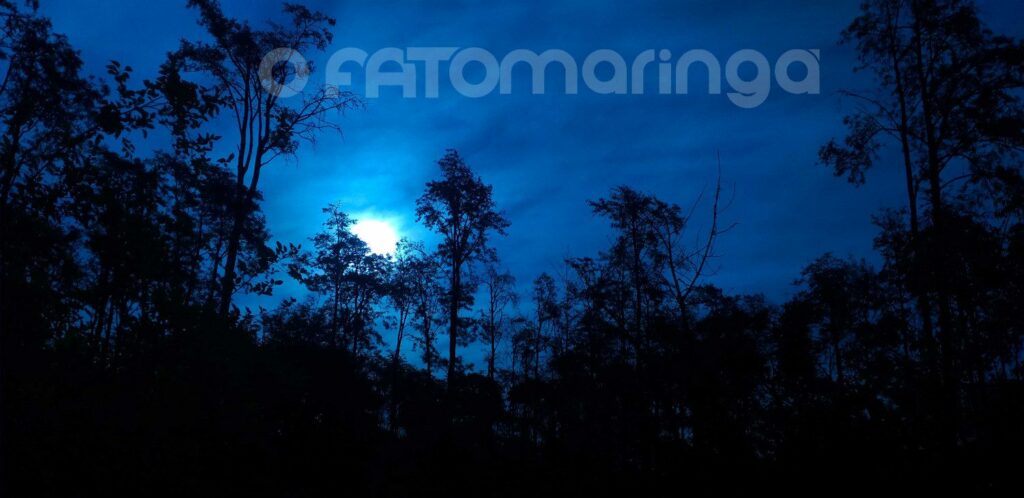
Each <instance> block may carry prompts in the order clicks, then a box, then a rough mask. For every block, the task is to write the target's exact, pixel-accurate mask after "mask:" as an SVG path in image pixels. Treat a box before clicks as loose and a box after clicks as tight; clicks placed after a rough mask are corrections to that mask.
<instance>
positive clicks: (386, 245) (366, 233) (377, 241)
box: [352, 219, 398, 254]
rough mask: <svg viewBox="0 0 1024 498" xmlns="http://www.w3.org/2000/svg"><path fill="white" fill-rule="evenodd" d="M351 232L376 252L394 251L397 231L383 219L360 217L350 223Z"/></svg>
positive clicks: (387, 252)
mask: <svg viewBox="0 0 1024 498" xmlns="http://www.w3.org/2000/svg"><path fill="white" fill-rule="evenodd" d="M352 233H354V234H356V236H357V237H359V238H360V239H362V240H363V242H366V245H368V246H370V250H371V251H373V252H374V253H377V254H391V253H393V252H395V244H397V243H398V231H397V230H395V227H394V226H392V225H391V223H388V222H387V221H384V220H374V219H361V220H359V221H357V222H356V223H355V224H354V225H352Z"/></svg>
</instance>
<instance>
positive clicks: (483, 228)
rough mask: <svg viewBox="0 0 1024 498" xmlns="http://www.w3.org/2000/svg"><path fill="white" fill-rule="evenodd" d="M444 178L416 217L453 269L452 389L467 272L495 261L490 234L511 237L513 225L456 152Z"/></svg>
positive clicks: (419, 203) (431, 186) (430, 189)
mask: <svg viewBox="0 0 1024 498" xmlns="http://www.w3.org/2000/svg"><path fill="white" fill-rule="evenodd" d="M437 165H438V166H439V167H440V168H441V179H440V180H434V181H431V182H428V183H427V188H426V191H425V192H424V193H423V195H422V196H420V198H419V199H417V200H416V218H417V219H418V220H420V221H422V222H423V224H424V225H426V226H427V228H430V229H431V230H433V231H435V232H437V233H438V234H439V235H441V237H442V241H441V243H440V244H439V245H438V247H437V252H438V255H439V256H440V257H441V258H442V259H443V260H444V263H445V266H446V267H447V270H448V296H447V299H448V386H449V388H451V384H452V382H453V380H454V377H455V368H456V362H455V359H456V351H455V347H456V339H457V337H458V335H459V329H460V328H461V326H460V322H459V310H460V309H462V308H464V307H465V306H467V305H468V303H467V302H466V299H467V298H468V297H469V294H468V293H466V292H465V289H464V286H465V282H463V278H462V276H463V275H462V271H463V267H464V266H465V265H466V264H467V263H469V262H471V261H474V260H487V259H489V258H491V257H492V255H491V250H490V248H489V247H488V246H487V238H488V234H489V232H496V233H498V234H502V235H504V234H505V228H506V227H508V221H507V220H506V219H505V218H504V216H502V215H501V214H499V213H498V212H496V211H495V206H494V201H493V200H492V199H491V186H490V185H487V184H485V183H484V182H483V180H481V179H480V177H478V176H476V174H474V173H473V171H472V170H471V169H470V168H469V166H468V165H466V163H465V162H464V161H463V160H462V157H461V156H459V153H458V152H457V151H455V150H449V151H448V152H447V153H446V154H445V156H444V157H443V158H441V160H439V161H438V162H437Z"/></svg>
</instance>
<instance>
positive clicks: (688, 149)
mask: <svg viewBox="0 0 1024 498" xmlns="http://www.w3.org/2000/svg"><path fill="white" fill-rule="evenodd" d="M41 3H42V4H43V5H42V9H43V12H44V13H45V14H46V15H48V16H50V17H51V18H52V19H53V21H54V24H55V27H56V30H57V31H60V32H64V33H66V34H67V35H68V36H69V37H70V39H71V41H72V43H73V44H74V45H75V46H76V47H78V48H79V49H80V50H81V52H82V54H83V57H84V59H85V60H86V61H87V63H88V64H89V68H90V70H91V71H92V72H94V73H96V74H100V73H102V67H103V65H105V64H106V62H107V61H108V60H110V59H118V60H121V61H123V62H125V63H128V64H131V65H133V66H134V67H135V68H136V69H137V73H138V74H140V75H142V76H151V75H152V74H153V72H154V70H155V68H156V66H157V65H158V64H159V63H160V61H161V59H162V57H163V56H164V54H165V53H166V52H167V51H169V50H173V49H174V48H175V47H176V46H177V44H178V40H179V39H181V38H182V37H190V38H196V37H201V36H202V33H201V31H200V30H199V29H198V27H197V26H196V25H195V14H194V13H193V12H191V11H188V10H186V9H185V8H184V3H185V2H184V0H182V1H160V2H150V3H148V4H146V3H141V2H138V1H130V0H96V1H92V2H80V1H77V0H42V2H41ZM857 3H858V2H857V1H855V0H854V1H834V2H832V1H830V2H794V1H774V2H762V3H757V4H754V2H746V1H735V0H733V1H713V0H706V1H703V0H702V1H664V2H636V1H634V2H594V1H574V2H557V4H556V2H549V1H518V2H502V3H497V2H495V3H494V4H493V5H491V2H478V1H470V0H464V1H452V0H448V1H423V2H387V1H379V2H350V1H349V2H335V1H328V0H317V1H313V2H307V4H308V5H310V6H313V7H316V8H319V9H321V10H323V11H324V12H327V13H328V14H330V15H333V16H335V17H337V19H338V26H337V29H336V38H335V44H334V47H332V48H331V49H330V50H329V51H333V50H335V49H339V48H342V47H346V46H352V47H359V48H362V49H364V50H367V51H368V52H373V51H374V50H376V49H379V48H383V47H410V46H452V47H472V46H477V47H482V48H485V49H488V50H490V51H492V52H493V53H495V54H497V55H498V57H499V58H500V57H501V56H502V55H504V54H505V53H507V52H509V51H511V50H513V49H517V48H526V49H531V50H534V51H537V52H540V51H542V50H545V49H548V48H560V49H564V50H566V51H568V52H570V53H571V54H573V55H574V56H575V57H576V59H577V61H579V62H582V60H583V59H584V57H585V56H586V55H587V54H588V53H590V52H591V51H593V50H596V49H600V48H609V49H614V50H616V51H618V52H620V53H621V54H623V56H625V57H626V59H627V61H630V60H632V57H634V56H635V55H636V54H638V53H639V52H641V51H642V50H644V49H648V48H653V49H662V48H666V49H669V50H671V51H672V53H673V56H674V57H675V56H678V54H681V53H682V52H684V51H686V50H689V49H694V48H700V49H707V50H709V51H711V52H712V53H714V54H715V55H716V56H718V57H719V59H720V60H721V61H722V63H723V65H724V61H725V60H726V59H727V58H728V56H729V55H731V54H732V53H733V52H735V51H737V50H740V49H743V48H752V49H756V50H759V51H761V52H762V53H764V54H765V55H767V56H768V59H769V60H771V61H772V62H774V60H775V59H776V58H777V57H778V56H779V55H780V54H781V53H782V52H784V51H786V50H788V49H792V48H802V49H812V48H817V49H820V50H821V88H822V93H821V95H816V96H814V95H799V96H795V95H789V94H787V93H785V92H782V91H780V90H779V88H778V87H777V86H773V88H772V93H771V95H770V96H769V98H768V100H767V101H766V102H765V103H764V104H763V105H761V106H760V107H758V108H755V109H741V108H738V107H736V106H734V105H733V104H732V103H730V102H729V100H728V99H727V98H726V97H725V96H724V95H714V96H709V95H706V94H705V93H703V92H700V91H697V92H694V93H692V94H691V95H656V94H653V92H648V94H647V95H639V96H621V95H596V94H593V93H592V92H589V91H588V90H587V89H586V88H585V87H584V86H583V85H582V81H581V89H580V94H578V95H564V94H561V93H560V92H549V94H548V95H543V96H537V95H531V94H530V93H529V92H527V91H516V92H515V93H514V94H513V95H498V94H497V92H495V93H494V94H492V95H490V96H487V97H484V98H481V99H469V98H466V97H463V96H461V95H458V94H456V93H455V92H454V91H452V90H451V88H450V87H445V85H444V84H442V92H441V98H439V99H423V98H420V99H402V98H399V96H398V93H397V92H391V91H385V93H384V95H383V96H382V98H379V99H373V100H370V101H369V102H368V106H367V109H366V110H364V111H358V112H354V113H351V114H349V115H348V116H346V117H345V118H344V121H343V124H344V127H345V134H344V137H337V136H324V137H322V139H321V140H320V141H319V142H318V143H317V144H316V146H315V147H306V148H304V149H303V150H302V151H301V152H300V154H299V155H298V156H297V157H296V158H294V159H291V160H288V161H279V162H277V163H275V164H273V165H272V166H271V167H269V168H268V170H267V171H266V172H265V173H264V177H263V180H262V185H261V186H262V189H263V191H264V193H265V196H266V202H265V203H264V210H265V211H266V213H267V218H268V221H269V224H270V227H271V229H272V231H273V234H274V236H275V238H277V239H279V240H283V241H291V242H304V241H305V240H306V239H307V238H308V237H309V236H310V235H312V234H313V233H314V232H315V231H316V230H317V229H318V227H319V225H320V223H321V222H322V217H321V213H320V208H321V207H323V206H324V205H326V204H328V203H330V202H333V201H341V202H342V204H343V206H344V207H345V208H346V210H348V211H349V212H351V213H353V214H355V215H356V216H357V217H359V216H374V217H383V218H388V219H391V220H394V221H395V222H396V223H397V224H398V226H399V229H400V231H401V233H402V235H406V236H409V237H412V238H417V239H423V238H426V237H428V235H427V234H425V233H424V230H423V229H422V228H421V227H419V226H417V224H416V222H415V219H414V203H415V199H416V197H418V196H419V194H420V193H421V191H422V188H423V184H424V182H425V181H427V180H428V179H430V178H431V177H433V176H434V175H435V174H436V167H435V165H434V162H435V161H436V160H437V159H438V158H440V157H441V155H442V154H443V153H444V150H445V149H446V148H449V147H452V148H457V149H459V150H460V152H461V153H462V154H463V155H464V157H465V158H466V159H467V162H468V163H469V164H470V165H472V166H473V167H474V168H475V169H476V170H477V171H478V172H479V173H480V174H481V175H482V176H483V178H484V179H485V180H486V181H488V182H490V183H492V184H493V185H494V192H495V197H496V200H497V203H498V205H499V206H500V207H501V208H502V209H504V210H505V211H506V213H507V215H508V217H509V219H510V220H511V222H512V226H511V228H510V230H509V236H508V237H505V238H502V239H499V240H496V241H495V245H496V246H497V248H498V251H499V254H500V256H501V257H502V259H503V261H504V263H505V265H506V266H508V267H509V268H510V269H511V270H512V271H513V273H515V274H516V276H517V277H518V278H519V279H520V281H521V282H529V281H530V280H532V278H534V277H535V276H536V274H537V273H538V272H540V271H542V270H546V271H549V272H557V271H559V270H560V267H561V261H562V259H563V258H564V257H565V256H568V255H574V256H583V255H594V254H595V253H596V251H597V250H599V249H600V248H602V247H604V246H606V245H607V242H608V239H609V237H610V234H609V231H608V230H607V229H606V228H605V223H604V222H603V221H602V220H600V219H596V218H594V217H593V216H592V215H591V214H590V212H589V209H588V207H587V205H586V200H587V199H594V198H597V197H599V196H602V195H605V194H606V193H607V192H608V191H609V189H610V188H612V187H613V186H616V185H619V184H628V185H631V186H633V187H636V188H638V189H641V190H645V191H648V192H651V193H654V194H656V195H658V196H659V197H661V198H663V199H665V200H669V201H673V202H677V203H679V204H682V205H689V204H690V203H691V202H692V201H693V200H694V199H695V197H696V196H697V195H698V194H699V193H700V191H701V190H702V189H704V188H710V187H711V185H712V183H713V181H714V176H715V154H716V152H720V153H721V158H722V167H723V175H724V180H725V183H726V187H727V191H730V192H731V191H732V190H733V189H734V190H735V194H734V198H733V202H732V204H731V206H730V207H729V209H728V211H727V212H726V213H725V215H724V218H725V220H726V221H727V222H735V223H737V226H736V228H734V229H733V230H732V231H731V232H730V233H729V234H728V235H726V236H724V237H723V238H722V239H721V241H720V244H719V248H718V253H719V255H720V258H719V259H718V260H717V261H716V266H717V268H718V271H717V273H716V275H714V276H713V277H712V282H714V283H716V284H718V285H720V286H722V287H723V288H725V289H726V290H727V291H730V292H744V293H747V292H763V293H766V294H767V295H768V296H769V297H770V298H773V299H776V300H778V299H783V298H784V297H785V296H787V295H788V294H789V293H790V292H791V291H792V287H791V285H790V284H791V282H792V281H793V279H794V278H796V277H797V276H798V274H799V271H800V269H801V268H802V267H803V266H804V265H805V264H806V263H808V262H809V261H810V260H811V259H813V258H814V257H815V256H817V255H819V254H821V253H823V252H825V251H832V252H835V253H837V254H839V255H847V254H852V255H856V256H864V257H868V258H873V254H872V250H871V244H872V240H871V239H872V237H873V236H874V234H875V232H876V230H875V228H874V227H873V226H872V225H871V215H872V214H873V213H876V212H878V210H879V209H881V208H883V207H900V206H902V204H903V191H902V190H901V183H900V181H901V180H900V178H899V176H898V174H899V172H898V171H894V170H888V171H887V170H886V169H885V168H879V169H876V170H875V171H873V172H871V174H870V175H869V181H868V184H867V185H866V186H865V187H862V188H859V189H855V188H853V187H851V186H850V185H848V184H846V183H845V181H843V180H842V179H838V178H835V177H833V176H832V174H831V172H830V171H829V170H827V169H826V168H824V167H822V166H819V165H817V164H816V153H817V149H818V147H819V146H820V145H821V144H822V143H824V142H825V141H827V140H828V139H829V137H831V136H834V135H837V134H841V133H842V127H841V116H842V113H843V110H844V104H843V103H841V102H840V100H839V98H838V97H837V95H836V91H837V90H839V89H840V88H844V87H864V86H867V85H868V84H869V82H868V81H867V80H865V79H864V78H863V77H862V76H860V75H854V74H853V73H852V72H851V69H852V67H853V60H852V54H851V51H850V49H849V47H839V46H837V44H836V42H837V40H838V38H839V32H840V30H841V29H842V28H843V27H844V26H845V25H846V24H848V23H849V21H850V20H851V19H852V18H853V17H854V16H855V15H856V13H857ZM278 5H279V4H278V3H276V2H245V1H225V2H224V7H225V11H226V12H227V13H228V14H229V15H232V16H235V17H240V18H244V19H249V20H252V21H253V22H258V21H261V20H264V19H268V18H271V17H273V16H274V15H275V13H276V12H278V8H279V7H278ZM980 6H981V13H982V17H983V19H984V20H985V21H986V22H988V23H989V25H990V27H992V28H993V29H994V30H995V31H997V32H1002V33H1005V34H1012V35H1017V36H1019V35H1020V34H1021V32H1022V26H1021V21H1020V15H1019V13H1018V11H1019V9H1020V5H1019V2H1014V1H1005V2H996V1H984V2H981V4H980ZM318 59H319V58H318ZM321 67H322V66H321ZM318 81H319V82H322V81H323V75H322V74H320V75H317V76H314V79H313V80H312V81H311V84H313V83H316V82H318ZM691 81H692V83H691V84H693V85H697V80H691ZM559 83H560V82H559V80H558V79H557V78H555V79H552V80H550V81H549V87H550V88H556V87H558V85H559ZM773 85H774V83H773ZM697 86H699V85H697ZM446 90H447V92H446ZM699 214H700V212H699V213H698V215H699ZM694 228H706V224H705V223H704V222H703V220H702V219H698V220H697V221H696V222H695V225H694ZM696 235H697V232H694V233H693V234H692V235H691V236H694V237H695V236H696ZM289 289H290V287H289ZM289 289H285V291H284V292H285V293H288V292H290V290H289Z"/></svg>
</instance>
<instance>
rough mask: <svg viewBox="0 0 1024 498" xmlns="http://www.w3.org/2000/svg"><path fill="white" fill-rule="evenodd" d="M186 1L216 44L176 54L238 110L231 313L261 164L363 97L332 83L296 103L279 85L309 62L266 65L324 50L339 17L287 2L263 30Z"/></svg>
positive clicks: (225, 288)
mask: <svg viewBox="0 0 1024 498" xmlns="http://www.w3.org/2000/svg"><path fill="white" fill-rule="evenodd" d="M188 5H189V7H191V8H194V9H196V10H197V11H198V12H199V24H200V25H201V26H202V27H203V28H205V29H206V31H207V32H208V33H209V34H210V36H211V38H212V42H190V41H183V42H182V46H181V48H179V49H178V51H177V52H175V53H173V54H171V58H172V59H173V60H179V61H181V62H182V65H183V69H185V70H186V71H190V72H195V73H200V74H202V75H205V76H206V77H207V78H208V79H209V80H210V84H211V85H212V86H213V87H214V88H215V89H216V90H217V93H218V95H219V98H220V99H221V100H222V106H223V107H224V108H226V109H227V110H228V111H229V112H230V113H231V115H232V116H233V118H234V125H235V129H236V130H235V131H236V132H237V137H236V140H237V146H236V147H235V152H234V154H232V157H230V158H228V159H227V161H228V162H231V161H232V160H233V162H234V166H235V191H234V192H233V193H232V196H233V198H232V199H231V201H232V208H231V209H232V216H233V217H232V219H231V231H230V233H229V234H228V237H227V247H226V248H225V251H226V255H225V261H224V270H223V271H224V273H223V277H222V284H221V295H220V301H219V302H220V304H219V310H220V313H221V314H222V315H227V313H228V311H229V309H230V306H231V298H232V296H233V294H234V291H235V287H236V284H237V283H236V268H235V267H236V265H237V260H238V252H239V249H240V248H241V243H242V239H243V233H244V231H245V218H246V216H247V215H248V213H249V212H251V211H252V209H253V208H252V205H253V203H255V202H256V201H257V196H258V194H259V190H258V187H259V181H260V174H261V173H262V171H263V168H264V167H265V166H266V165H268V164H270V163H271V162H273V160H274V159H275V158H277V157H278V156H280V155H282V154H293V153H294V152H295V151H296V150H297V149H298V147H299V142H300V141H307V142H309V141H313V140H315V138H316V135H317V134H318V133H320V132H321V131H324V130H327V131H340V130H341V128H340V125H338V124H337V122H335V121H331V120H328V119H325V116H326V115H327V114H328V113H330V112H333V111H339V112H340V111H344V110H347V109H351V108H353V107H358V106H360V105H361V101H360V100H359V99H358V98H357V97H356V96H355V95H353V94H352V93H350V92H338V91H336V90H328V89H327V88H320V89H318V90H316V91H314V92H312V93H309V94H303V95H301V97H300V98H298V99H295V100H294V102H292V101H288V100H282V97H281V90H282V88H283V87H284V85H285V84H286V82H287V81H288V79H289V78H290V77H292V76H295V74H296V72H308V71H310V70H311V68H310V67H306V68H293V67H291V66H290V65H289V64H285V63H278V64H275V65H274V66H273V67H272V68H270V69H269V71H268V70H267V69H265V68H263V67H261V64H263V60H264V57H265V56H267V54H269V53H270V52H271V51H272V50H275V49H281V48H284V49H288V50H291V51H293V52H303V51H306V50H309V49H316V50H321V51H322V50H324V49H325V48H326V47H327V45H328V44H330V43H331V40H332V39H333V35H332V34H331V32H330V30H329V28H330V27H331V26H333V25H334V24H335V21H334V19H332V18H330V17H328V16H326V15H324V14H322V13H320V12H316V11H311V10H309V9H308V8H306V7H303V6H301V5H295V4H286V5H285V8H284V13H285V14H286V15H287V16H289V17H290V22H289V23H287V24H274V25H272V26H271V27H270V29H267V30H263V31H260V30H254V29H253V28H251V27H250V26H249V25H248V24H247V23H244V22H240V21H237V20H235V19H231V18H229V17H227V16H225V15H224V13H223V12H222V10H221V7H220V4H219V3H218V2H217V1H216V0H190V1H189V3H188ZM290 104H291V105H290Z"/></svg>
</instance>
